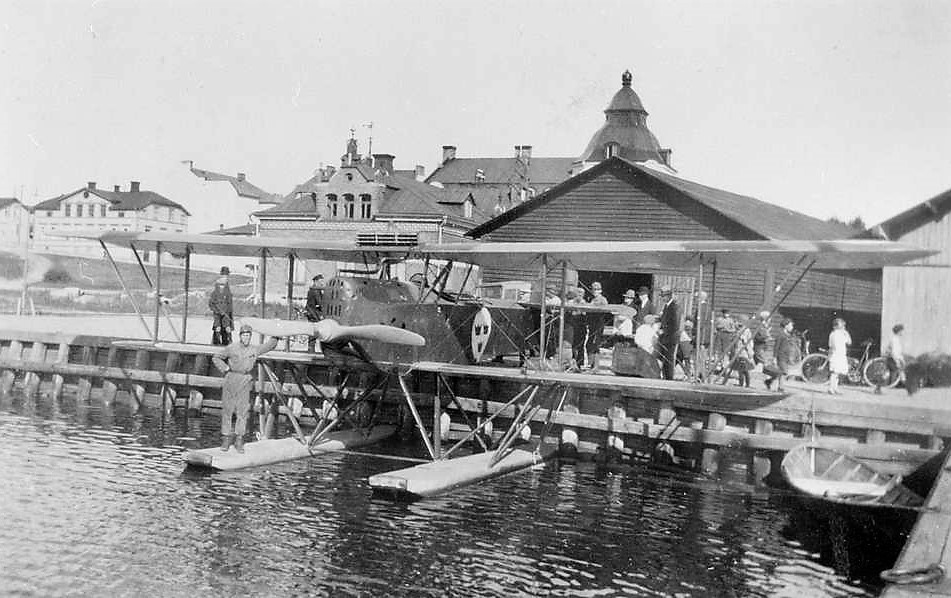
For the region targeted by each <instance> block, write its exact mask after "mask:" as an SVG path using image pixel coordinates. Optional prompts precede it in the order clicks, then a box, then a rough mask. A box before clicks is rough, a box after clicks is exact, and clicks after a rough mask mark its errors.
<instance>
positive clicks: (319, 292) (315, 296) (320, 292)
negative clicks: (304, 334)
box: [304, 274, 324, 353]
mask: <svg viewBox="0 0 951 598" xmlns="http://www.w3.org/2000/svg"><path fill="white" fill-rule="evenodd" d="M323 300H324V275H323V274H318V275H317V276H315V277H313V278H312V279H311V284H310V288H309V289H307V303H306V304H304V316H305V317H306V318H307V321H308V322H319V321H321V320H323V319H324V312H323V307H322V305H323ZM316 348H317V338H316V337H313V336H312V337H310V340H309V341H307V350H308V351H310V352H311V353H313V352H314V350H315V349H316Z"/></svg>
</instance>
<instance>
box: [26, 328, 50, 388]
mask: <svg viewBox="0 0 951 598" xmlns="http://www.w3.org/2000/svg"><path fill="white" fill-rule="evenodd" d="M29 360H30V361H34V362H44V361H46V345H45V344H44V343H43V342H41V341H34V342H33V347H32V348H31V349H30V357H29ZM39 388H40V375H39V373H37V372H27V374H26V378H25V379H24V381H23V392H24V393H25V394H26V396H28V397H30V396H33V395H34V394H36V391H37V390H39Z"/></svg>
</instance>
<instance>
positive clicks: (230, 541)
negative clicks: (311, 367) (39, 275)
mask: <svg viewBox="0 0 951 598" xmlns="http://www.w3.org/2000/svg"><path fill="white" fill-rule="evenodd" d="M0 437H2V438H3V442H2V443H0V479H2V480H3V483H2V484H0V518H2V521H3V525H0V562H2V563H3V567H2V568H0V587H2V588H3V591H4V593H5V594H7V595H11V596H91V595H107V596H136V597H138V596H141V595H142V594H147V595H154V596H173V597H175V596H195V595H228V596H277V595H279V596H288V595H290V596H297V595H308V596H334V597H336V596H434V597H444V596H449V597H452V596H460V597H461V596H466V597H468V596H475V597H501V596H505V597H509V596H566V597H568V596H571V597H575V596H621V595H625V596H716V595H737V596H797V598H798V596H803V595H808V596H856V595H858V596H870V595H874V593H875V592H877V590H878V589H879V586H876V585H875V583H874V581H868V580H867V579H866V580H865V581H861V580H860V581H853V580H850V579H849V577H850V574H849V572H848V571H847V570H841V569H836V567H835V566H833V565H830V564H829V562H828V560H827V559H826V557H825V556H824V549H823V548H822V547H821V546H813V545H812V539H811V538H810V537H808V536H802V535H799V534H798V533H797V530H798V529H799V528H801V526H800V524H799V520H798V519H797V516H796V515H795V513H794V512H792V511H789V510H788V505H787V504H786V502H787V501H782V500H776V499H775V498H774V497H773V495H771V494H768V493H763V492H761V491H757V490H754V489H753V488H750V487H748V486H745V485H744V484H738V483H734V482H731V481H730V480H727V481H725V482H723V481H714V480H708V479H706V478H702V477H699V476H697V475H694V474H691V473H686V472H669V471H662V470H655V469H652V468H651V467H649V466H636V467H633V468H631V469H630V470H627V471H624V472H620V473H617V472H604V471H602V470H600V469H598V468H596V467H594V466H591V465H587V464H569V463H565V464H558V463H554V464H551V465H549V466H547V467H544V468H537V469H533V470H531V471H526V472H522V473H519V474H515V475H511V476H506V477H503V478H500V479H497V480H494V481H492V482H489V483H486V484H481V485H477V486H474V487H470V488H467V489H465V490H463V491H459V492H455V493H453V494H451V495H449V496H443V497H437V498H434V499H431V500H426V501H421V502H417V503H412V504H405V503H395V502H391V501H388V500H383V499H380V498H377V497H374V496H373V495H372V494H371V493H370V491H369V489H368V487H367V485H366V478H367V477H368V476H370V475H373V474H375V473H378V472H382V471H386V470H388V469H393V468H394V463H395V462H394V461H393V460H392V459H389V458H377V457H374V456H372V455H367V454H353V453H340V454H331V455H323V456H321V457H320V458H315V459H308V460H303V461H295V462H291V463H285V464H280V465H275V466H269V467H263V468H256V469H253V470H249V471H241V472H232V473H218V474H213V475H196V474H194V473H193V472H188V471H183V467H182V461H181V455H182V452H183V451H184V450H185V449H186V448H189V447H196V446H208V445H213V444H215V443H216V442H217V440H218V422H217V418H216V417H214V416H209V417H204V418H195V417H191V418H187V419H186V418H185V417H184V416H181V415H179V414H176V415H175V416H174V417H168V416H165V415H164V414H162V413H161V412H158V411H153V410H149V409H143V410H142V411H141V412H133V411H132V410H131V409H129V408H128V407H126V406H123V405H122V404H121V403H117V404H116V405H115V406H112V407H108V408H107V407H104V406H102V405H101V404H98V403H97V402H96V401H92V402H90V403H87V404H81V403H79V402H77V401H76V400H75V397H64V398H62V399H57V400H53V399H51V398H49V397H38V398H35V399H25V398H22V397H16V396H14V397H12V398H5V399H0ZM417 448H418V447H416V448H414V447H412V446H410V445H407V444H404V445H393V444H391V445H389V446H387V447H385V450H394V451H396V452H399V453H400V454H403V455H407V456H419V452H418V451H417ZM377 450H384V449H382V448H381V449H377ZM400 466H402V465H400ZM731 475H733V474H732V473H731ZM736 475H739V474H736Z"/></svg>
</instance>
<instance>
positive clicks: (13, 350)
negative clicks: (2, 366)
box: [0, 340, 23, 395]
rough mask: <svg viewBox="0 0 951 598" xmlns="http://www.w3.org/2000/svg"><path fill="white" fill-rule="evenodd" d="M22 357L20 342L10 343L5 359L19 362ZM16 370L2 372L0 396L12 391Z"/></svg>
mask: <svg viewBox="0 0 951 598" xmlns="http://www.w3.org/2000/svg"><path fill="white" fill-rule="evenodd" d="M22 356H23V343H21V342H20V341H16V340H14V341H10V348H9V350H8V352H7V358H9V359H11V360H19V359H21V358H22ZM16 377H17V372H16V370H3V374H2V375H0V395H6V394H9V393H10V391H11V390H13V383H14V382H16Z"/></svg>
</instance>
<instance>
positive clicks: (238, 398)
mask: <svg viewBox="0 0 951 598" xmlns="http://www.w3.org/2000/svg"><path fill="white" fill-rule="evenodd" d="M276 346H277V338H275V337H271V338H269V339H268V340H267V341H266V342H264V343H263V344H260V345H252V344H251V327H250V326H248V325H247V324H243V325H242V326H241V329H240V331H239V333H238V341H237V342H235V343H232V344H230V345H228V346H227V347H225V348H224V349H223V350H222V351H221V352H220V353H218V354H217V355H215V356H214V357H213V358H212V361H214V363H215V366H216V367H217V368H218V369H219V370H221V371H222V372H224V374H225V379H224V383H223V384H222V387H221V450H223V451H227V450H228V449H229V448H231V444H232V443H234V450H236V451H238V452H239V453H243V452H244V433H245V432H246V431H247V425H248V412H249V411H250V410H251V389H252V388H253V386H254V377H253V376H252V373H253V372H254V366H255V365H256V364H257V360H258V357H260V356H261V355H263V354H264V353H267V352H268V351H271V350H272V349H274V347H276ZM232 419H234V422H233V423H232Z"/></svg>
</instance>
